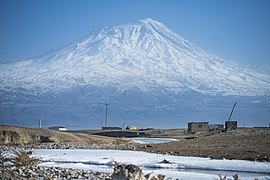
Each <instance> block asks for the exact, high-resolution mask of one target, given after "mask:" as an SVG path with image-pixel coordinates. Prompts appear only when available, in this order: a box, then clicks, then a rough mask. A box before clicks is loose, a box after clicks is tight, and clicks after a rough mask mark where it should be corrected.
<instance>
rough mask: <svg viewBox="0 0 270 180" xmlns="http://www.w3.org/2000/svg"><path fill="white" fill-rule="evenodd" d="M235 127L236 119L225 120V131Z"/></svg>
mask: <svg viewBox="0 0 270 180" xmlns="http://www.w3.org/2000/svg"><path fill="white" fill-rule="evenodd" d="M236 128H237V121H225V131H227V130H234V129H236Z"/></svg>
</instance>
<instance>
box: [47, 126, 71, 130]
mask: <svg viewBox="0 0 270 180" xmlns="http://www.w3.org/2000/svg"><path fill="white" fill-rule="evenodd" d="M49 129H50V130H54V131H67V128H66V127H63V126H51V127H49Z"/></svg>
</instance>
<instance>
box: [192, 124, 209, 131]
mask: <svg viewBox="0 0 270 180" xmlns="http://www.w3.org/2000/svg"><path fill="white" fill-rule="evenodd" d="M207 131H208V122H190V123H188V132H207Z"/></svg>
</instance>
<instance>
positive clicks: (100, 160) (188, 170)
mask: <svg viewBox="0 0 270 180" xmlns="http://www.w3.org/2000/svg"><path fill="white" fill-rule="evenodd" d="M34 152H35V156H38V157H40V158H41V159H42V161H43V162H42V163H41V165H43V166H59V167H65V168H74V169H87V170H94V171H99V172H113V164H114V162H115V161H117V162H122V163H124V164H135V165H138V166H140V167H141V168H142V170H143V172H144V173H145V174H147V173H150V172H156V173H160V174H163V175H165V176H166V178H165V179H167V178H169V177H171V178H178V179H219V175H222V176H225V175H227V177H232V175H235V174H238V175H239V177H240V179H242V180H244V179H252V180H253V179H254V178H258V179H270V163H269V162H254V161H244V160H226V159H223V160H213V159H210V158H199V157H183V156H182V157H181V156H171V155H161V154H154V153H146V152H139V151H122V150H82V149H74V150H70V149H69V150H66V149H65V150H63V149H36V150H34ZM164 159H166V160H167V161H169V162H170V163H162V161H163V160H164Z"/></svg>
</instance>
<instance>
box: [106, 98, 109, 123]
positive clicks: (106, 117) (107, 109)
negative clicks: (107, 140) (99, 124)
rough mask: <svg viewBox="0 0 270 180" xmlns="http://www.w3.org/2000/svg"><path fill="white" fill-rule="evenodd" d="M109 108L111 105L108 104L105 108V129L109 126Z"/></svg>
mask: <svg viewBox="0 0 270 180" xmlns="http://www.w3.org/2000/svg"><path fill="white" fill-rule="evenodd" d="M108 106H109V104H108V103H106V104H105V107H106V112H105V127H107V125H108Z"/></svg>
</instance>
